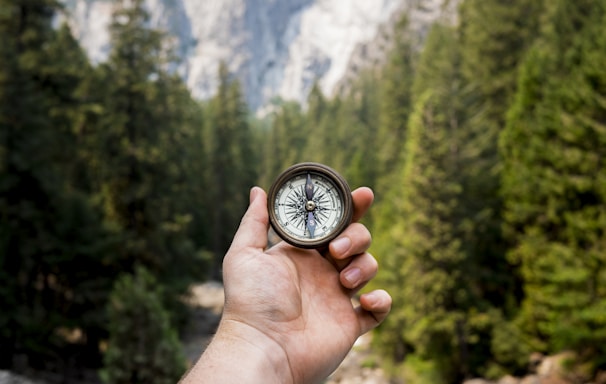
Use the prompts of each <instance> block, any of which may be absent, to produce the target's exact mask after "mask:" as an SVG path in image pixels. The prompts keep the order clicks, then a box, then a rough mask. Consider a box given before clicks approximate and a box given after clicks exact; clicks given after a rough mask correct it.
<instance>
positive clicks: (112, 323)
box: [101, 267, 185, 384]
mask: <svg viewBox="0 0 606 384" xmlns="http://www.w3.org/2000/svg"><path fill="white" fill-rule="evenodd" d="M159 287H160V285H159V284H158V281H156V279H154V277H153V276H152V275H151V274H150V273H149V272H148V271H147V270H146V269H145V268H143V267H137V268H136V269H135V274H134V275H130V274H124V275H122V276H121V277H120V278H119V279H117V281H116V283H115V285H114V289H113V290H112V294H111V296H110V301H109V305H108V321H109V323H108V328H109V345H108V348H107V351H106V352H105V356H104V368H103V370H102V371H101V377H102V379H103V381H104V382H105V383H108V384H130V383H153V384H163V383H166V384H169V383H175V382H177V381H178V380H179V378H180V377H181V376H182V375H183V373H184V372H185V357H184V354H183V350H182V347H181V344H180V342H179V339H178V337H177V333H176V331H175V330H174V329H173V328H172V327H171V323H170V316H169V314H168V312H167V311H166V309H165V308H163V307H162V296H163V293H162V292H161V290H160V288H159Z"/></svg>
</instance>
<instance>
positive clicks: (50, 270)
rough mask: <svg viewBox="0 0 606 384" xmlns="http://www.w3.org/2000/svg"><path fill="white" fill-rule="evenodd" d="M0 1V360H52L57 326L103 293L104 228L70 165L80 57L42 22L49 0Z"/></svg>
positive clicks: (75, 319)
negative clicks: (0, 311)
mask: <svg viewBox="0 0 606 384" xmlns="http://www.w3.org/2000/svg"><path fill="white" fill-rule="evenodd" d="M0 8H2V12H1V13H0V17H1V18H2V20H1V21H0V40H1V41H0V52H1V56H2V59H1V60H0V137H1V142H0V185H1V186H0V196H1V197H0V212H1V221H0V233H2V236H1V240H0V263H1V266H2V268H0V270H1V271H2V272H0V274H1V275H2V281H3V289H2V294H1V299H2V308H3V314H2V315H1V316H0V324H1V325H2V331H1V333H0V335H1V336H0V337H1V344H2V348H0V350H1V352H0V353H1V354H2V358H0V361H1V362H2V365H3V366H4V367H8V368H10V367H11V364H12V361H13V355H16V354H21V355H26V356H28V360H29V364H30V365H32V366H33V367H34V368H44V367H45V365H46V364H54V366H55V367H57V366H59V367H60V366H61V365H62V364H64V363H65V361H67V360H68V359H69V358H70V357H69V356H66V354H65V353H63V352H58V351H60V350H61V348H62V346H63V345H64V344H65V340H63V339H62V338H61V337H58V335H59V332H58V331H59V330H61V329H64V330H65V329H73V328H80V329H81V330H83V331H84V333H86V332H87V331H88V330H89V329H90V328H91V327H94V326H95V324H98V323H99V322H100V321H99V318H98V317H95V316H94V315H91V314H93V313H95V306H96V305H99V304H100V303H102V302H103V299H102V297H101V298H99V296H94V295H93V294H92V290H91V289H90V288H91V286H95V285H96V284H98V283H99V280H101V279H96V278H94V277H93V276H92V274H91V273H89V271H95V273H99V274H102V273H101V271H103V268H102V267H101V266H102V255H103V254H104V252H105V251H107V249H108V248H107V234H106V233H105V231H104V229H103V228H102V226H101V224H100V220H99V217H98V214H97V213H96V212H95V210H94V209H93V207H92V204H91V201H90V200H89V199H88V197H87V196H86V191H85V190H83V189H81V188H80V187H81V185H80V183H79V182H78V181H77V180H76V171H75V170H76V169H77V168H78V167H79V166H81V165H82V164H81V163H79V162H78V160H77V159H78V152H77V151H76V150H75V148H76V143H77V142H78V135H77V128H78V126H79V124H78V123H79V121H80V119H81V118H82V116H83V115H84V114H85V110H86V108H88V107H89V104H88V103H86V102H85V101H84V100H83V97H82V94H81V93H80V92H81V88H80V86H81V84H82V82H83V79H84V78H85V77H86V76H88V75H89V74H90V73H89V70H90V67H89V66H88V65H87V63H86V60H85V56H84V55H83V53H82V50H81V49H80V48H79V47H78V45H77V44H76V43H75V40H74V39H73V38H72V37H71V35H70V33H69V30H68V29H67V28H66V27H61V28H60V29H59V30H58V31H55V30H54V29H53V28H52V22H53V15H54V12H55V11H56V10H57V9H58V5H57V3H56V2H54V1H16V2H15V1H10V2H8V3H7V2H2V3H0ZM101 284H102V283H101ZM95 288H99V287H95ZM101 296H102V295H101ZM84 314H88V315H91V316H84ZM93 343H94V341H93ZM93 348H94V350H95V351H96V348H97V345H94V347H93ZM57 356H61V358H57ZM92 357H93V360H94V358H95V356H94V352H93V356H92ZM97 357H98V356H97ZM61 359H64V361H61ZM93 364H94V362H93Z"/></svg>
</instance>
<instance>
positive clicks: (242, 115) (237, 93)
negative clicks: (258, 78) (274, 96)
mask: <svg viewBox="0 0 606 384" xmlns="http://www.w3.org/2000/svg"><path fill="white" fill-rule="evenodd" d="M219 80H220V82H219V89H218V90H217V95H216V96H215V97H213V99H212V100H211V101H210V105H209V110H208V120H207V126H206V134H205V142H206V146H207V148H206V152H207V154H208V156H209V158H208V175H207V180H208V192H209V200H208V204H209V207H210V208H209V212H210V217H209V218H208V219H209V220H211V221H212V233H211V244H210V249H211V251H212V252H213V254H214V256H213V257H214V265H213V268H212V271H211V272H212V273H213V274H214V277H215V278H219V277H220V266H221V261H222V260H223V256H224V254H225V252H226V251H227V249H228V248H229V245H230V244H231V240H232V238H233V235H234V234H235V232H236V229H237V228H238V224H239V222H240V218H241V217H242V214H243V213H244V211H245V210H246V206H247V203H248V200H247V198H248V192H249V190H250V188H251V187H252V186H253V185H254V183H255V181H256V180H257V175H256V169H257V165H256V161H257V160H256V157H255V156H254V153H255V152H254V150H253V147H252V146H253V142H252V134H251V131H250V125H249V124H248V120H247V119H248V116H247V109H246V104H245V102H244V97H243V95H242V92H241V90H240V85H239V83H238V82H237V81H236V80H233V79H231V78H230V75H229V73H228V71H227V67H226V66H225V65H224V64H222V65H221V66H220V68H219Z"/></svg>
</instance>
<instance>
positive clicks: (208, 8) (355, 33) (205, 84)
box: [63, 0, 456, 110]
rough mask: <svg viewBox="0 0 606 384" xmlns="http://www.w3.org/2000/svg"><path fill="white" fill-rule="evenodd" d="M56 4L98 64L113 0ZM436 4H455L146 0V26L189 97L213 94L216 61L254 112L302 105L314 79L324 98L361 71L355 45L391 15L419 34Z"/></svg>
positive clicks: (367, 42)
mask: <svg viewBox="0 0 606 384" xmlns="http://www.w3.org/2000/svg"><path fill="white" fill-rule="evenodd" d="M63 2H64V4H65V8H66V17H67V19H68V21H69V23H70V25H71V27H72V31H73V33H74V35H75V36H76V38H77V39H78V40H79V41H80V42H81V44H82V45H83V46H84V48H85V49H86V51H87V52H88V53H89V55H90V57H91V58H92V60H93V61H95V62H100V61H103V60H104V59H105V58H106V57H107V54H108V52H109V48H110V47H109V34H108V32H107V25H108V22H109V20H110V18H111V12H112V7H113V5H112V3H113V2H112V1H109V0H63ZM443 3H446V4H453V3H456V2H455V1H445V0H347V1H333V0H203V1H201V0H145V5H146V7H147V9H148V11H149V12H150V15H151V21H150V24H151V26H152V27H154V28H160V29H163V30H165V31H166V32H167V33H168V34H169V35H170V36H172V38H171V42H172V43H173V47H174V49H175V52H176V53H177V56H179V57H180V58H181V60H182V64H181V65H180V67H179V68H178V69H177V70H178V71H179V73H181V74H182V75H183V78H184V79H185V81H186V82H187V85H188V86H189V88H190V89H191V90H192V92H193V94H194V96H196V97H197V98H200V99H206V98H208V97H210V96H212V95H213V94H214V92H215V90H216V88H217V68H218V65H219V63H220V62H221V61H223V62H225V63H226V64H227V66H228V68H229V70H230V71H231V72H232V73H234V75H235V76H236V77H237V78H238V79H239V80H240V82H241V84H242V86H243V89H244V92H245V95H246V98H247V102H248V104H249V106H250V107H251V109H253V110H259V109H260V108H262V107H264V106H267V105H268V104H269V103H270V101H271V100H272V99H273V98H275V97H279V98H282V99H285V100H296V101H300V102H301V101H304V100H305V99H306V98H307V94H308V91H309V90H310V88H311V86H312V85H313V83H314V82H315V81H316V80H318V81H319V83H320V86H321V87H322V89H323V91H324V92H325V93H327V94H331V93H332V92H333V90H334V88H335V86H336V85H337V84H338V82H339V81H340V80H341V79H342V78H343V77H344V75H345V74H346V73H348V70H349V68H350V63H352V62H355V65H356V67H359V66H360V61H361V59H360V55H359V53H360V51H361V50H360V49H359V47H360V46H363V47H366V48H365V49H364V50H362V51H368V47H372V46H373V45H375V44H374V43H373V42H374V41H376V38H377V34H378V31H379V30H380V29H381V26H385V24H386V23H388V22H389V21H390V20H393V19H394V15H396V14H397V13H399V12H402V11H403V10H411V11H412V12H413V13H411V24H415V23H416V24H418V25H420V26H421V28H422V27H423V26H425V27H426V26H427V25H428V24H429V23H431V22H432V21H433V20H435V19H436V18H437V17H439V16H440V15H441V14H442V13H443V12H446V11H444V9H445V8H444V7H443ZM451 8H452V7H451ZM447 11H448V12H452V9H449V10H447ZM414 12H416V13H414ZM416 24H415V25H416ZM356 52H357V53H356ZM356 57H357V59H356ZM362 61H363V59H362Z"/></svg>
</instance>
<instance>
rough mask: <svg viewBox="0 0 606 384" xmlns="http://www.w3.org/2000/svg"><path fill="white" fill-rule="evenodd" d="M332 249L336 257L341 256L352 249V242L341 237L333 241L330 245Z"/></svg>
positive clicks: (347, 238)
mask: <svg viewBox="0 0 606 384" xmlns="http://www.w3.org/2000/svg"><path fill="white" fill-rule="evenodd" d="M330 247H331V248H332V251H333V253H334V255H335V256H340V255H343V254H345V252H347V251H348V250H349V247H351V240H350V239H349V237H341V238H339V239H336V240H335V241H333V242H332V243H331V244H330Z"/></svg>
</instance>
